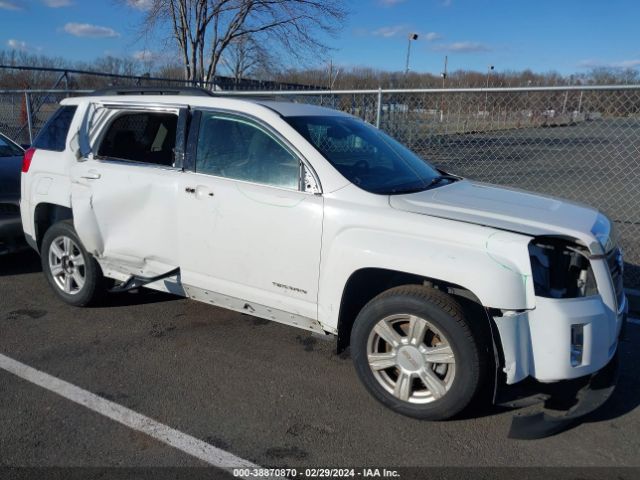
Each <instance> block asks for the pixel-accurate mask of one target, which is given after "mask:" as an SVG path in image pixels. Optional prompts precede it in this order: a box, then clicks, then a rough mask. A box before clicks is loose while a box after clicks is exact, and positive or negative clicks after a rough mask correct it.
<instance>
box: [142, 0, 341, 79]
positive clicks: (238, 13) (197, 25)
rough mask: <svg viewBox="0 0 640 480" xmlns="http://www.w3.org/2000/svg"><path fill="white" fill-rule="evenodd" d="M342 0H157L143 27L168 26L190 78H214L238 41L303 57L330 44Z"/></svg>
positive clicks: (315, 52) (185, 73)
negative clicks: (327, 41)
mask: <svg viewBox="0 0 640 480" xmlns="http://www.w3.org/2000/svg"><path fill="white" fill-rule="evenodd" d="M342 3H343V1H342V0H151V2H150V8H149V9H148V10H147V11H146V15H145V17H144V19H143V23H142V27H143V30H144V31H146V32H151V31H153V30H156V29H162V28H168V32H169V33H170V35H171V36H172V37H173V39H174V40H175V42H176V44H177V46H178V49H179V51H180V55H181V57H182V63H183V65H184V77H185V79H186V80H189V81H192V82H210V81H212V80H213V77H214V76H215V75H216V72H217V70H218V67H219V66H220V63H221V62H222V59H223V54H224V53H225V51H226V50H227V49H228V48H229V46H230V45H232V44H233V43H234V42H238V41H239V40H240V39H243V38H251V39H253V40H254V41H255V42H256V43H259V44H260V45H264V46H265V48H268V49H269V50H270V51H271V52H275V51H278V52H280V53H281V54H282V53H283V52H286V53H287V54H290V55H293V56H297V57H303V56H305V54H308V53H311V52H313V53H314V54H315V55H317V53H318V52H319V51H322V50H324V49H325V48H326V44H325V43H324V42H323V41H322V38H323V37H325V36H326V35H327V34H329V35H331V34H335V33H336V32H337V31H338V29H339V28H340V26H341V24H342V20H343V19H344V16H345V10H344V8H343V7H342Z"/></svg>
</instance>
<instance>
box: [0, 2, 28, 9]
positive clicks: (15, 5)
mask: <svg viewBox="0 0 640 480" xmlns="http://www.w3.org/2000/svg"><path fill="white" fill-rule="evenodd" d="M0 9H2V10H24V9H25V6H24V2H22V1H21V0H0Z"/></svg>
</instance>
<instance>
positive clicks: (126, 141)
mask: <svg viewBox="0 0 640 480" xmlns="http://www.w3.org/2000/svg"><path fill="white" fill-rule="evenodd" d="M177 123H178V117H177V116H176V115H174V114H171V113H126V114H123V115H120V116H119V117H117V118H116V119H115V120H114V121H113V122H111V125H110V126H109V129H108V130H107V132H106V133H105V135H104V137H103V139H102V143H101V144H100V148H99V149H98V156H101V157H111V158H118V159H122V160H132V161H135V162H144V163H153V164H156V165H165V166H171V165H173V161H174V148H175V146H176V125H177Z"/></svg>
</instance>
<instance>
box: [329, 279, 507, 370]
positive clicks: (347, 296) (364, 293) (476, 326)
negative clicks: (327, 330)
mask: <svg viewBox="0 0 640 480" xmlns="http://www.w3.org/2000/svg"><path fill="white" fill-rule="evenodd" d="M402 285H423V286H424V287H425V288H434V289H437V290H440V291H443V292H445V293H447V294H449V295H451V296H452V297H454V298H455V299H456V300H457V301H458V302H459V303H460V304H461V306H462V308H463V309H464V311H465V313H466V314H467V315H468V316H469V317H470V318H477V319H478V320H479V321H475V322H470V325H469V326H470V328H472V330H473V331H474V334H476V335H477V336H478V338H480V339H481V340H482V341H483V343H484V346H485V348H486V352H487V353H488V354H490V355H491V357H492V359H493V361H494V362H495V363H496V365H497V366H499V365H500V363H501V361H502V360H501V358H502V357H503V355H502V352H501V350H502V346H501V343H500V339H499V336H498V334H497V328H496V327H495V325H493V320H492V318H491V315H490V314H489V309H487V308H485V307H484V306H483V305H482V302H481V301H480V299H479V298H478V296H477V295H476V294H475V293H474V292H473V291H471V290H470V289H468V288H466V287H464V286H462V285H457V284H453V283H450V282H446V281H444V280H441V279H436V278H430V277H426V276H423V275H416V274H413V273H408V272H402V271H398V270H388V269H384V268H362V269H359V270H356V271H355V272H353V273H352V274H351V276H350V277H349V279H348V280H347V282H346V284H345V286H344V289H343V293H342V297H341V301H340V310H339V314H338V328H337V330H338V339H337V352H338V353H341V352H343V351H344V350H346V348H348V347H349V343H350V337H351V329H352V328H353V324H354V322H355V320H356V317H357V316H358V313H359V312H360V310H362V308H363V307H364V306H365V305H366V304H367V303H368V302H369V301H370V300H372V299H373V298H374V297H376V296H377V295H379V294H381V293H382V292H385V291H387V290H389V289H391V288H394V287H398V286H402Z"/></svg>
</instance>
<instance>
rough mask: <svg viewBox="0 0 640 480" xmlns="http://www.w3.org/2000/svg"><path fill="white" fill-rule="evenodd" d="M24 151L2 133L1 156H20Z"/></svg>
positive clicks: (0, 142)
mask: <svg viewBox="0 0 640 480" xmlns="http://www.w3.org/2000/svg"><path fill="white" fill-rule="evenodd" d="M23 153H24V152H23V151H22V149H21V148H20V147H18V146H17V145H15V144H14V143H13V142H11V141H10V140H8V139H6V138H5V137H4V136H2V135H0V157H20V156H22V154H23Z"/></svg>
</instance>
